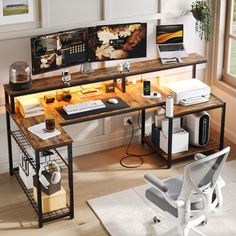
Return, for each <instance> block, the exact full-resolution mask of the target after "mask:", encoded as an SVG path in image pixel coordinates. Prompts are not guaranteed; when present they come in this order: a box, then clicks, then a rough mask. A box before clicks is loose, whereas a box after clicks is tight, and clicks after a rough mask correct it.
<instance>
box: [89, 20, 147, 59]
mask: <svg viewBox="0 0 236 236" xmlns="http://www.w3.org/2000/svg"><path fill="white" fill-rule="evenodd" d="M146 31H147V25H146V24H145V23H133V24H119V25H107V26H97V27H93V28H89V29H88V57H89V58H88V60H89V61H104V60H117V59H126V58H137V57H146V41H147V36H146V35H147V34H146Z"/></svg>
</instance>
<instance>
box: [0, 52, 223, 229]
mask: <svg viewBox="0 0 236 236" xmlns="http://www.w3.org/2000/svg"><path fill="white" fill-rule="evenodd" d="M201 63H206V59H205V58H203V57H201V56H199V55H197V54H190V55H189V57H188V58H186V59H184V62H183V63H180V64H172V65H162V64H160V62H159V60H150V61H144V62H138V63H133V64H132V65H131V71H130V72H126V73H123V74H119V73H117V71H116V68H115V67H111V68H104V69H100V70H96V71H94V72H91V73H85V74H81V73H78V74H75V75H72V81H71V86H78V85H82V84H89V83H94V82H102V81H107V80H111V79H113V80H114V81H115V82H116V80H117V79H118V78H121V79H122V83H121V86H120V85H119V84H117V88H119V89H116V92H115V93H108V94H104V93H103V94H102V95H99V96H96V97H91V98H87V99H84V100H94V99H103V98H109V97H114V96H118V97H120V98H121V99H122V100H123V101H125V102H126V103H127V104H128V105H129V106H130V107H129V108H125V109H120V110H115V111H109V112H103V113H100V114H95V115H90V116H84V117H80V118H75V119H69V120H64V119H63V118H62V117H61V116H60V115H59V113H58V112H57V111H56V110H55V107H56V106H62V105H64V102H54V104H44V107H45V115H43V116H37V117H32V118H27V119H24V118H23V117H22V116H21V114H20V113H19V112H17V110H16V108H15V98H16V97H18V96H22V95H27V94H34V93H39V92H43V91H51V90H55V89H61V88H65V85H64V84H63V83H62V82H61V80H60V77H59V76H55V77H51V78H45V79H41V80H40V79H38V80H34V81H33V85H32V87H31V88H30V89H28V90H25V91H13V90H12V89H11V88H10V86H9V84H6V85H4V89H5V101H6V121H7V135H8V137H7V138H8V152H9V169H10V174H11V175H13V174H14V175H15V176H16V177H17V180H18V181H19V183H20V185H21V187H22V188H23V190H24V192H25V193H26V195H27V197H28V198H29V200H30V202H31V204H32V206H33V207H34V209H35V210H36V212H37V214H38V225H39V227H42V226H43V223H44V222H48V221H51V220H54V219H58V218H61V217H65V216H69V217H70V218H71V219H72V218H73V217H74V198H73V155H72V143H73V140H72V138H71V137H70V136H69V135H68V134H67V133H66V131H65V130H64V129H63V126H66V125H72V124H77V123H82V122H85V121H92V120H95V119H101V118H105V117H111V116H115V115H121V114H125V113H130V112H135V111H141V143H142V144H145V143H146V144H147V145H148V146H150V147H151V148H152V149H153V150H155V151H156V152H157V153H158V154H159V155H160V156H161V157H163V158H164V159H165V160H166V161H167V168H170V167H171V163H172V160H175V159H179V158H182V157H185V156H192V155H194V154H195V153H198V152H202V153H203V152H206V151H210V150H214V149H222V148H223V146H224V123H225V106H226V105H225V103H224V102H223V101H221V100H220V99H219V98H217V97H215V96H214V95H211V97H210V100H209V102H207V103H204V104H198V105H193V106H189V107H183V106H179V105H177V106H175V108H174V117H181V116H183V115H186V114H191V113H194V112H199V111H203V110H211V109H216V108H221V128H220V141H219V144H218V143H216V142H215V141H213V140H210V142H209V144H208V145H207V146H206V147H203V148H196V147H190V148H189V150H188V151H186V152H182V153H177V154H174V155H172V145H171V144H172V126H173V118H168V119H169V133H168V153H164V152H163V151H162V150H161V149H160V148H156V147H154V146H153V144H152V142H151V138H150V136H146V135H145V112H146V110H147V109H155V108H157V107H159V106H164V105H165V101H166V95H165V94H164V93H163V92H162V91H159V92H160V93H161V94H162V96H161V98H159V99H149V98H144V97H142V84H141V83H139V84H136V85H133V84H131V83H130V84H128V85H127V83H126V79H125V78H126V76H130V75H135V74H136V75H137V74H142V73H148V72H155V71H160V70H166V69H173V68H178V67H183V66H192V67H193V77H196V65H197V64H201ZM154 90H156V89H154ZM72 97H73V98H72V101H71V102H72V103H75V102H78V101H83V99H81V98H79V96H78V95H76V94H74V95H73V96H72ZM65 104H66V103H65ZM48 116H49V117H53V118H54V119H55V121H56V128H57V129H58V130H60V131H61V135H59V136H56V137H54V138H50V139H48V140H46V141H42V140H41V139H40V138H38V137H36V136H35V135H33V134H31V133H30V132H29V131H28V127H30V126H32V125H35V124H38V123H41V122H44V121H45V118H46V117H48ZM10 117H11V118H12V120H13V121H14V122H15V124H16V125H17V127H18V130H14V131H12V127H11V121H10ZM11 137H13V139H14V140H15V141H16V143H17V144H18V146H19V147H20V149H21V150H22V152H23V153H24V154H25V156H26V157H27V158H28V159H29V160H28V161H29V163H30V164H31V165H32V166H33V168H34V169H35V171H36V175H37V178H36V184H37V186H39V187H38V188H37V199H38V201H37V202H38V203H37V204H36V203H35V201H34V199H33V197H32V191H29V190H27V189H26V187H25V186H24V183H23V182H22V181H21V179H20V177H19V170H18V168H17V167H15V168H14V167H13V157H12V140H11ZM29 145H31V146H32V147H33V149H34V150H35V159H34V160H31V159H30V155H29V153H27V146H29ZM59 147H67V160H66V159H65V158H64V157H62V155H61V154H60V153H59V151H58V150H57V148H59ZM49 149H55V151H56V153H57V154H58V157H59V158H60V159H61V168H62V169H66V170H67V171H68V186H69V188H68V189H69V191H70V193H69V199H70V201H69V204H68V207H67V208H66V209H60V210H58V211H54V212H53V214H50V213H45V214H43V213H42V204H41V199H42V198H41V186H40V184H39V180H38V177H39V176H38V172H39V169H40V153H41V152H42V151H45V150H49Z"/></svg>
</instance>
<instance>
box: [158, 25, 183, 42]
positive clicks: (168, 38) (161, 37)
mask: <svg viewBox="0 0 236 236" xmlns="http://www.w3.org/2000/svg"><path fill="white" fill-rule="evenodd" d="M156 42H157V44H169V43H183V25H158V26H157V31H156Z"/></svg>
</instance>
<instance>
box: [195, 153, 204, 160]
mask: <svg viewBox="0 0 236 236" xmlns="http://www.w3.org/2000/svg"><path fill="white" fill-rule="evenodd" d="M205 157H206V155H204V154H202V153H197V154H195V155H194V159H195V160H196V161H197V160H201V159H203V158H205Z"/></svg>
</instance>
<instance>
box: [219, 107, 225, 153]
mask: <svg viewBox="0 0 236 236" xmlns="http://www.w3.org/2000/svg"><path fill="white" fill-rule="evenodd" d="M225 110H226V103H225V102H224V105H223V106H222V108H221V126H220V150H222V149H223V148H224V133H225Z"/></svg>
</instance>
